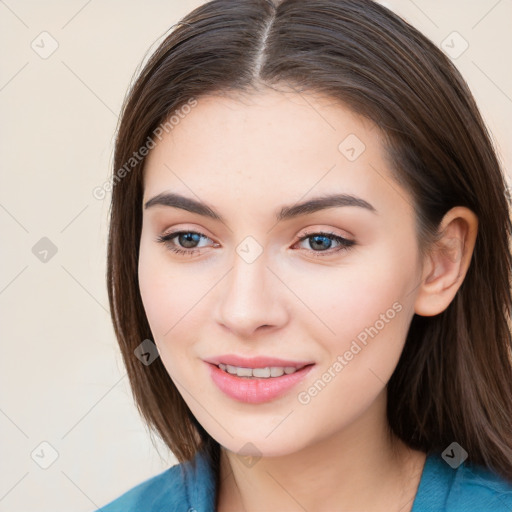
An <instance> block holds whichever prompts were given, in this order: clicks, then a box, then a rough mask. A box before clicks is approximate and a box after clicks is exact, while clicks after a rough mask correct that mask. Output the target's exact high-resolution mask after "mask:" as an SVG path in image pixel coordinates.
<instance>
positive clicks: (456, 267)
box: [414, 206, 478, 316]
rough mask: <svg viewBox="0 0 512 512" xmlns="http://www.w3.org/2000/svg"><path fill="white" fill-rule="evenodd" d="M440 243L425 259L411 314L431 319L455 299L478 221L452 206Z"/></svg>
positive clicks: (466, 265) (442, 225)
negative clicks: (430, 317)
mask: <svg viewBox="0 0 512 512" xmlns="http://www.w3.org/2000/svg"><path fill="white" fill-rule="evenodd" d="M439 232H440V233H441V235H442V236H441V239H440V240H439V241H438V242H437V243H435V244H434V247H433V248H432V250H431V251H430V253H429V254H428V255H427V256H426V257H425V261H424V264H423V272H422V280H421V284H420V286H419V291H418V293H417V296H416V302H415V304H414V312H415V313H417V314H418V315H421V316H434V315H438V314H439V313H441V312H443V311H444V310H445V309H446V308H447V307H448V306H449V304H450V302H451V301H452V300H453V298H454V297H455V294H456V293H457V290H458V289H459V287H460V285H461V284H462V282H463V281H464V277H465V276H466V273H467V271H468V268H469V263H470V261H471V256H472V254H473V249H474V247H475V241H476V235H477V232H478V218H477V216H476V215H475V214H474V213H473V212H472V211H471V210H469V209H468V208H465V207H463V206H456V207H455V208H452V209H451V210H450V211H449V212H447V213H446V215H445V216H444V217H443V220H442V221H441V224H440V226H439Z"/></svg>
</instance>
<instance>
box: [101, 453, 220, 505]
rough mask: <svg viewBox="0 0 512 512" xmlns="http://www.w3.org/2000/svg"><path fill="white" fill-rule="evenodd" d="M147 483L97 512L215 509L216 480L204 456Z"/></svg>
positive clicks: (199, 455) (134, 488)
mask: <svg viewBox="0 0 512 512" xmlns="http://www.w3.org/2000/svg"><path fill="white" fill-rule="evenodd" d="M193 461H194V463H193V464H192V461H187V462H184V463H181V464H177V465H175V466H173V467H171V468H169V469H167V470H165V471H163V472H162V473H160V474H158V475H156V476H153V477H152V478H149V479H148V480H145V481H144V482H142V483H140V484H138V485H137V486H135V487H133V488H132V489H130V490H129V491H127V492H125V493H124V494H122V495H121V496H120V497H118V498H117V499H115V500H114V501H112V502H110V503H109V504H108V505H105V506H104V507H101V508H100V509H98V510H97V511H96V512H157V511H158V512H160V511H163V510H180V511H183V512H187V511H190V512H192V511H195V512H202V511H204V512H207V511H211V510H213V509H214V506H213V504H214V500H215V483H214V482H215V479H214V475H213V472H212V469H211V467H210V465H209V463H208V460H207V458H206V457H205V455H204V454H203V453H201V452H198V454H197V455H196V456H195V457H194V459H193Z"/></svg>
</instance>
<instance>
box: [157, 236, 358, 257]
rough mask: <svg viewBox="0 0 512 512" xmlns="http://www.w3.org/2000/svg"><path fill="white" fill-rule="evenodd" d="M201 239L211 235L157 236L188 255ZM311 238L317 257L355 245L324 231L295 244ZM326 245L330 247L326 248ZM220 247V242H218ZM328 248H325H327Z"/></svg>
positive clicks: (194, 251) (174, 250) (195, 248)
mask: <svg viewBox="0 0 512 512" xmlns="http://www.w3.org/2000/svg"><path fill="white" fill-rule="evenodd" d="M175 238H176V239H177V240H178V242H179V244H180V246H181V247H184V248H181V247H179V246H177V245H176V244H175V242H173V240H174V239H175ZM201 239H205V240H210V238H209V237H207V236H206V235H204V234H203V233H198V232H196V231H175V232H173V233H168V234H166V235H160V236H158V237H157V239H156V241H157V242H159V243H163V244H164V245H165V246H166V247H167V248H168V249H169V250H170V251H172V252H174V253H176V254H182V255H188V256H192V255H193V254H195V253H197V252H200V249H201V248H197V247H195V245H196V244H197V243H198V242H200V241H201ZM308 239H311V240H312V242H310V246H311V247H313V248H316V249H322V250H320V251H316V250H307V249H301V250H306V251H308V252H310V253H311V252H312V253H313V254H314V256H315V257H318V256H324V254H327V255H330V254H333V253H335V252H338V251H342V250H348V249H349V248H350V247H352V246H353V245H355V242H354V241H353V240H348V239H346V238H343V237H341V236H339V235H336V234H335V233H324V232H312V233H306V234H305V235H304V236H302V237H301V238H300V239H299V240H298V241H297V242H296V244H294V245H297V244H298V243H300V242H303V241H305V240H308ZM332 242H336V243H337V244H339V245H338V247H335V248H334V249H332V248H331V247H330V246H331V244H332ZM326 245H328V246H329V247H327V248H326ZM216 246H217V247H218V244H216ZM325 248H326V250H323V249H325Z"/></svg>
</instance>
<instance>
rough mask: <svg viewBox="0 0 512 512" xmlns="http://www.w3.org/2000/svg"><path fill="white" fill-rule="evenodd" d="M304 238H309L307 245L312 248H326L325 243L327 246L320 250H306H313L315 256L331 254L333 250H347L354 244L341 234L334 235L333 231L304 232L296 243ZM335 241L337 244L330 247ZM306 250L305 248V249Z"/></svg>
mask: <svg viewBox="0 0 512 512" xmlns="http://www.w3.org/2000/svg"><path fill="white" fill-rule="evenodd" d="M305 240H310V242H309V245H310V247H314V248H317V249H318V248H320V249H323V248H326V245H328V247H327V248H326V250H320V251H308V252H313V255H314V256H315V257H322V256H324V255H332V254H333V253H335V252H338V251H343V250H348V249H350V247H352V246H353V245H355V242H354V241H353V240H348V239H347V238H343V237H342V236H339V235H336V234H335V233H324V232H319V233H306V234H305V235H304V236H302V237H301V238H300V239H299V241H298V242H297V243H300V242H303V241H305ZM333 241H334V242H336V243H338V244H339V245H338V246H337V247H335V248H334V249H331V244H332V242H333ZM305 250H307V249H305Z"/></svg>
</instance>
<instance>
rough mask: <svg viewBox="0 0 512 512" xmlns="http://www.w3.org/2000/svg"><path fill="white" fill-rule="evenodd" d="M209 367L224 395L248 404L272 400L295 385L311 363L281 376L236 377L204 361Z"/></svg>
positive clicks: (309, 368)
mask: <svg viewBox="0 0 512 512" xmlns="http://www.w3.org/2000/svg"><path fill="white" fill-rule="evenodd" d="M206 364H207V365H208V366H209V367H210V374H211V377H212V380H213V382H215V384H216V385H217V386H218V388H219V389H220V390H221V391H223V392H224V393H225V394H226V395H228V396H229V397H231V398H234V399H235V400H238V401H239V402H245V403H249V404H260V403H263V402H269V401H270V400H274V399H275V398H278V397H280V396H282V395H284V394H285V393H286V392H287V391H289V390H290V389H291V388H293V387H294V386H295V385H297V384H298V383H299V382H300V381H301V380H302V379H304V377H306V375H307V374H308V373H309V371H310V370H311V369H312V368H313V365H312V364H311V365H309V366H304V368H301V369H300V370H297V371H296V372H294V373H290V374H288V375H287V374H286V373H285V374H283V375H281V377H269V378H268V379H265V378H258V377H252V378H248V377H238V376H237V375H231V374H230V373H227V372H225V371H224V370H221V369H220V368H219V367H218V366H216V365H214V364H211V363H206Z"/></svg>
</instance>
